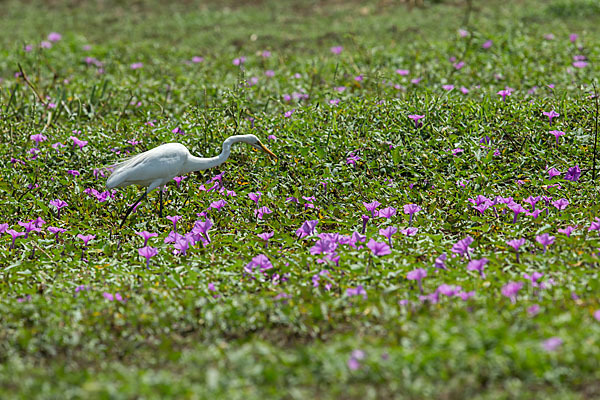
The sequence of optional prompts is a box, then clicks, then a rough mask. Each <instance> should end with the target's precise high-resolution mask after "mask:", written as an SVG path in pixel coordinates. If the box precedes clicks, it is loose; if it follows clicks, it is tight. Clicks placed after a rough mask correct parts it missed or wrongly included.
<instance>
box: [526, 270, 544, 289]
mask: <svg viewBox="0 0 600 400" xmlns="http://www.w3.org/2000/svg"><path fill="white" fill-rule="evenodd" d="M542 276H544V274H542V273H541V272H537V271H534V272H533V273H532V274H531V275H529V274H523V278H525V279H527V280H528V281H530V282H531V285H532V286H533V287H538V286H540V285H539V283H537V281H539V280H540V279H541V278H542Z"/></svg>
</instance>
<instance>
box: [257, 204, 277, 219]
mask: <svg viewBox="0 0 600 400" xmlns="http://www.w3.org/2000/svg"><path fill="white" fill-rule="evenodd" d="M272 213H273V211H271V209H269V207H267V206H262V207H260V208H259V209H257V210H254V215H256V216H257V218H258V219H263V217H264V216H265V215H268V214H272Z"/></svg>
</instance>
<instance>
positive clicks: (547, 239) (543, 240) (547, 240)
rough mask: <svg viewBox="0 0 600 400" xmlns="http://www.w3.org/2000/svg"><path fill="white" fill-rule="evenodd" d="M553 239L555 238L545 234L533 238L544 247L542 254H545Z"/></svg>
mask: <svg viewBox="0 0 600 400" xmlns="http://www.w3.org/2000/svg"><path fill="white" fill-rule="evenodd" d="M554 239H556V237H554V236H550V235H549V234H547V233H543V234H541V235H538V236H536V237H535V241H536V242H538V243H539V244H541V245H542V246H544V254H545V253H546V249H547V247H548V246H550V245H551V244H552V243H554Z"/></svg>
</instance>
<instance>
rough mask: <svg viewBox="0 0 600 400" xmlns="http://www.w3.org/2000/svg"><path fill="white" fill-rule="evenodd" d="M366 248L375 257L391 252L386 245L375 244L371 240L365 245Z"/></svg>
mask: <svg viewBox="0 0 600 400" xmlns="http://www.w3.org/2000/svg"><path fill="white" fill-rule="evenodd" d="M367 247H368V248H369V249H370V250H371V252H372V253H373V255H375V256H385V255H388V254H391V253H392V250H391V249H390V246H388V245H387V243H383V242H376V241H375V240H373V239H371V240H369V242H368V243H367Z"/></svg>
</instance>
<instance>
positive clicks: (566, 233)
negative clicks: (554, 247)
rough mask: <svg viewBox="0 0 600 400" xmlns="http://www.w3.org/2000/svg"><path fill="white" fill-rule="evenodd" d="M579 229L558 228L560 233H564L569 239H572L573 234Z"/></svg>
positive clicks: (572, 227)
mask: <svg viewBox="0 0 600 400" xmlns="http://www.w3.org/2000/svg"><path fill="white" fill-rule="evenodd" d="M575 229H577V227H576V226H567V227H566V228H564V229H563V228H558V232H559V233H562V234H563V235H566V236H567V237H571V233H573V231H574V230H575Z"/></svg>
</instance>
